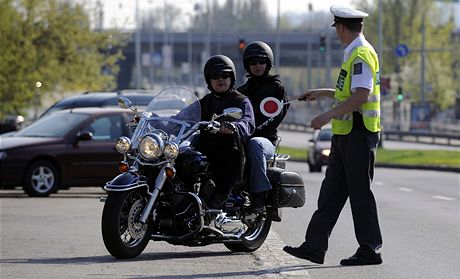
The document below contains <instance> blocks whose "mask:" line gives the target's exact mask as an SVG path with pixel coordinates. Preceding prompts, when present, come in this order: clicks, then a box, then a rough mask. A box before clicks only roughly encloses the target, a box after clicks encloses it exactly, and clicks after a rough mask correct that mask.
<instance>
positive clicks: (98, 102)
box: [40, 90, 155, 117]
mask: <svg viewBox="0 0 460 279" xmlns="http://www.w3.org/2000/svg"><path fill="white" fill-rule="evenodd" d="M119 96H125V97H127V98H128V99H129V100H130V101H131V102H132V104H133V106H135V107H138V108H141V109H142V108H144V107H146V106H147V105H148V104H149V103H150V101H151V100H152V99H153V97H154V96H155V93H154V92H153V91H145V90H143V91H141V92H139V91H133V90H122V91H119V92H85V93H83V94H81V95H75V96H70V97H67V98H64V99H62V100H60V101H57V102H56V103H55V104H53V105H52V106H51V107H49V108H48V109H47V110H45V111H44V112H43V113H42V115H41V116H40V117H43V116H45V115H48V114H50V113H52V112H55V111H58V110H62V109H70V108H77V107H116V106H118V97H119Z"/></svg>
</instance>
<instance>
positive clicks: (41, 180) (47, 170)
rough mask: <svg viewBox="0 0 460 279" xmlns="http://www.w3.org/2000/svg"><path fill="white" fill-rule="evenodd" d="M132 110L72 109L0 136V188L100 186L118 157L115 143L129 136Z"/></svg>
mask: <svg viewBox="0 0 460 279" xmlns="http://www.w3.org/2000/svg"><path fill="white" fill-rule="evenodd" d="M132 117H133V113H132V112H131V111H130V110H126V109H121V108H75V109H67V110H61V111H56V112H55V113H51V114H49V115H46V116H44V117H42V118H39V119H38V120H36V121H35V122H33V123H31V124H30V125H29V126H27V127H25V128H23V129H22V130H20V131H18V132H16V133H14V134H11V135H9V136H1V137H0V143H1V144H0V186H2V187H3V188H11V187H15V186H22V187H23V189H24V191H25V192H26V193H27V194H29V196H36V197H45V196H49V195H50V194H51V193H54V192H56V191H57V190H59V189H60V188H68V187H71V186H103V185H105V183H106V182H107V181H108V180H110V179H111V178H113V177H114V176H116V175H117V173H118V162H119V161H120V160H121V159H122V156H121V155H120V153H118V152H117V151H116V150H115V142H116V140H117V139H118V137H120V136H122V135H126V136H130V133H131V132H130V131H129V129H128V127H127V126H126V124H127V123H128V122H129V121H130V120H131V119H132Z"/></svg>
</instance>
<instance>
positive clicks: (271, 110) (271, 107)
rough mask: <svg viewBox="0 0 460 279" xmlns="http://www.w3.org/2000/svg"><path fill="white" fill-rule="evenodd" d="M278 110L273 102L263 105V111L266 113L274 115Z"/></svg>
mask: <svg viewBox="0 0 460 279" xmlns="http://www.w3.org/2000/svg"><path fill="white" fill-rule="evenodd" d="M277 110H278V103H276V102H275V101H272V100H270V101H268V102H266V103H265V104H264V111H266V112H267V113H270V114H271V113H274V112H276V111H277Z"/></svg>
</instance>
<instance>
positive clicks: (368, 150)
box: [305, 117, 382, 256]
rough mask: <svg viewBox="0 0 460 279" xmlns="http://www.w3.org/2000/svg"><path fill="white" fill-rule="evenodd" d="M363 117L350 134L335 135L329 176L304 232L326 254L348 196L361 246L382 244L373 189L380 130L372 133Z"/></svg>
mask: <svg viewBox="0 0 460 279" xmlns="http://www.w3.org/2000/svg"><path fill="white" fill-rule="evenodd" d="M360 118H361V119H359V120H361V121H354V123H355V124H354V126H353V129H352V131H351V132H350V133H349V134H348V135H333V137H332V146H331V153H330V155H329V161H328V166H327V170H326V176H325V178H324V180H323V183H322V185H321V190H320V194H319V198H318V209H317V210H316V211H315V212H314V214H313V216H312V218H311V220H310V223H309V225H308V228H307V232H306V235H305V241H306V243H307V244H308V246H309V247H311V248H312V249H313V250H315V251H317V252H318V254H319V255H322V256H324V255H325V253H326V251H327V248H328V238H329V235H330V234H331V232H332V229H333V227H334V225H335V224H336V222H337V219H338V218H339V215H340V212H341V211H342V208H343V206H344V205H345V202H346V201H347V198H348V197H349V198H350V205H351V212H352V215H353V223H354V229H355V235H356V239H357V241H358V243H359V245H360V249H363V248H364V251H365V250H367V249H368V248H370V249H372V250H373V251H375V249H378V248H380V246H381V245H382V236H381V233H380V227H379V222H378V216H377V206H376V203H375V199H374V195H373V194H372V191H371V189H370V185H371V182H372V179H373V177H374V160H375V152H376V147H377V143H378V140H379V136H378V133H371V132H369V131H367V130H366V129H365V128H364V125H363V124H362V117H360Z"/></svg>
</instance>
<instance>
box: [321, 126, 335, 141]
mask: <svg viewBox="0 0 460 279" xmlns="http://www.w3.org/2000/svg"><path fill="white" fill-rule="evenodd" d="M331 139H332V130H331V129H324V130H321V131H320V132H319V135H318V140H319V141H330V140H331Z"/></svg>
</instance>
